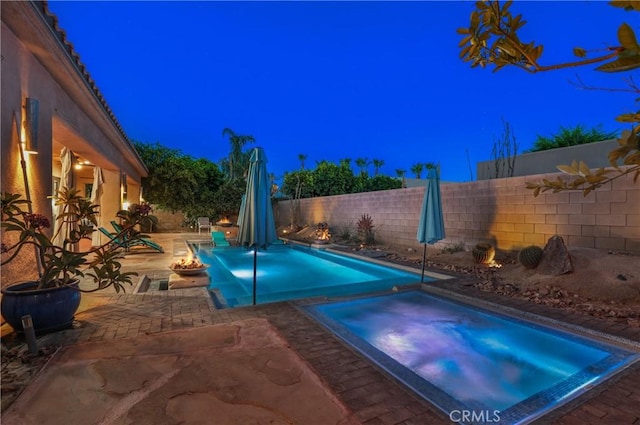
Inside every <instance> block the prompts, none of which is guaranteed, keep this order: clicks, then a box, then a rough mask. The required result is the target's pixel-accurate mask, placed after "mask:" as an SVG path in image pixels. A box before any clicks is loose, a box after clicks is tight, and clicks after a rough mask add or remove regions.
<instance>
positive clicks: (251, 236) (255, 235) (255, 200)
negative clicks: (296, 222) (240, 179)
mask: <svg viewBox="0 0 640 425" xmlns="http://www.w3.org/2000/svg"><path fill="white" fill-rule="evenodd" d="M245 195H246V200H245V207H244V211H243V214H242V216H241V217H240V218H239V220H241V223H242V227H241V228H240V229H239V230H238V243H240V244H241V245H242V246H245V247H247V248H253V249H254V251H253V305H255V304H256V271H257V267H258V264H257V262H258V249H259V248H266V247H267V246H269V244H270V243H272V242H274V241H275V240H276V239H277V238H278V237H277V234H276V225H275V221H274V219H273V207H272V205H271V180H270V179H269V173H267V157H266V155H265V153H264V150H263V149H262V148H255V149H254V150H253V152H252V153H251V159H250V160H249V175H248V176H247V190H246V192H245Z"/></svg>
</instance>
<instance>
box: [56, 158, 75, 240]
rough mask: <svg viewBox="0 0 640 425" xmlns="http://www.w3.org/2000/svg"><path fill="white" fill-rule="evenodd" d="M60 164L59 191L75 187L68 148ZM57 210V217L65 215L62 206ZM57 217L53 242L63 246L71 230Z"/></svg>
mask: <svg viewBox="0 0 640 425" xmlns="http://www.w3.org/2000/svg"><path fill="white" fill-rule="evenodd" d="M60 162H61V164H62V165H61V168H60V186H59V188H58V190H62V189H63V188H68V189H70V188H72V187H73V169H72V166H73V152H71V149H69V148H67V147H66V146H65V147H63V148H62V150H61V151H60ZM54 195H56V196H57V195H58V194H57V193H54ZM55 209H56V210H55V216H56V217H57V216H59V215H60V214H62V213H63V207H62V206H57V207H55ZM56 217H54V223H53V235H54V238H53V240H52V242H53V243H54V244H55V245H58V246H62V243H63V242H64V240H65V238H66V237H67V235H69V232H70V230H71V229H69V226H68V225H67V224H64V223H62V220H57V219H56ZM61 226H64V228H61Z"/></svg>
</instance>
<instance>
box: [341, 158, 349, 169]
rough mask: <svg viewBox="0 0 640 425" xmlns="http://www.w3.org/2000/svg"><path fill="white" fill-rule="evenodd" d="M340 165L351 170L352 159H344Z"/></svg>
mask: <svg viewBox="0 0 640 425" xmlns="http://www.w3.org/2000/svg"><path fill="white" fill-rule="evenodd" d="M339 163H340V165H341V166H343V167H345V168H348V169H351V158H342V159H341V160H340V162H339Z"/></svg>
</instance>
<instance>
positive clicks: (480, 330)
mask: <svg viewBox="0 0 640 425" xmlns="http://www.w3.org/2000/svg"><path fill="white" fill-rule="evenodd" d="M303 309H304V310H305V311H307V312H308V313H309V314H310V315H311V316H313V317H314V318H316V319H317V320H319V321H320V322H321V323H322V324H324V325H325V326H326V327H328V328H329V329H330V330H332V331H333V332H334V333H336V334H337V335H338V336H340V337H342V338H343V339H344V340H345V341H347V342H348V343H349V344H351V345H352V346H354V347H355V348H357V349H358V350H360V351H361V352H362V353H363V354H365V355H366V356H368V357H369V358H371V359H372V360H373V361H374V362H376V363H378V364H379V365H380V366H382V367H383V368H385V369H386V370H387V371H389V372H390V373H391V374H393V375H394V376H396V377H397V378H398V379H399V380H401V381H402V382H404V383H405V384H406V385H408V386H409V387H411V388H412V389H413V390H415V391H416V392H418V393H419V394H420V395H422V396H423V397H424V398H426V399H428V400H429V401H431V402H432V403H434V404H435V405H436V406H438V407H439V408H440V409H442V410H443V411H444V412H445V413H446V414H447V415H450V418H451V419H452V420H453V421H455V422H461V423H500V424H513V423H526V422H528V421H530V420H532V419H534V418H536V417H539V416H540V415H542V414H544V413H546V412H547V411H549V410H550V409H553V408H555V407H557V406H558V405H560V404H561V403H564V402H566V401H568V400H570V399H571V398H574V397H576V396H577V395H579V394H580V393H582V392H584V391H585V390H586V389H588V388H589V387H591V386H593V385H594V384H596V383H598V382H600V381H601V380H603V379H604V378H606V377H608V376H609V375H611V374H612V373H613V372H615V371H616V370H619V369H620V368H622V367H624V366H626V365H629V364H630V363H632V362H634V361H636V360H638V358H639V357H640V356H639V355H638V353H633V352H631V351H628V350H624V349H621V348H618V347H615V346H613V345H609V344H605V343H602V342H599V341H596V340H593V339H588V338H586V337H581V336H577V335H573V334H569V333H566V332H560V331H557V330H552V329H550V328H547V327H542V326H539V325H535V324H532V323H529V322H525V321H521V320H518V319H514V318H511V317H508V316H504V315H501V314H498V313H494V312H489V311H488V310H486V311H485V310H482V309H478V308H475V307H471V306H469V305H465V304H462V303H459V302H455V301H452V300H447V299H444V298H442V297H438V296H435V295H430V294H427V293H425V292H423V291H420V290H417V291H405V292H400V293H395V294H388V295H381V296H371V297H366V298H360V299H352V300H347V301H335V302H330V303H323V304H313V305H308V306H305V307H303ZM465 412H467V413H466V414H467V418H468V419H471V418H473V419H475V420H474V421H460V420H458V419H461V418H462V415H463V414H465ZM473 415H475V416H473Z"/></svg>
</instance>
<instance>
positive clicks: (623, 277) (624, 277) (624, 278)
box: [616, 274, 627, 280]
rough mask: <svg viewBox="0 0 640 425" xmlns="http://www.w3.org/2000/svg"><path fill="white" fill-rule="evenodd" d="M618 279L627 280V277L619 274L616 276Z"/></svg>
mask: <svg viewBox="0 0 640 425" xmlns="http://www.w3.org/2000/svg"><path fill="white" fill-rule="evenodd" d="M616 277H617V278H618V280H627V277H626V276H625V275H623V274H619V275H618V276H616Z"/></svg>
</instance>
